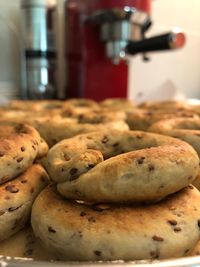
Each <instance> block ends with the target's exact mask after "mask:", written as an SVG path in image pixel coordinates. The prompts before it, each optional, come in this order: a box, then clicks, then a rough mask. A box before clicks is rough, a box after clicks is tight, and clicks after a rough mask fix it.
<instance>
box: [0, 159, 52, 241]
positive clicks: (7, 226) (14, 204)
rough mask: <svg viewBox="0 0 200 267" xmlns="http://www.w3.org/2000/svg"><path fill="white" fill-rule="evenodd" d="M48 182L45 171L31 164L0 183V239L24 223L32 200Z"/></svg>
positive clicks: (16, 230) (15, 230) (27, 217)
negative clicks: (21, 171) (9, 179)
mask: <svg viewBox="0 0 200 267" xmlns="http://www.w3.org/2000/svg"><path fill="white" fill-rule="evenodd" d="M48 182H49V179H48V175H47V173H46V171H45V170H44V169H43V168H42V167H41V166H40V165H39V164H33V165H32V166H31V167H30V168H28V169H27V170H26V171H25V172H24V173H23V174H21V175H19V176H18V177H17V178H15V179H14V180H12V181H9V182H6V183H4V184H2V185H0V195H1V198H0V241H2V240H4V239H6V238H8V237H9V236H11V235H13V234H14V233H16V232H18V231H19V230H20V229H22V228H23V227H24V226H25V225H26V223H27V222H28V220H29V216H30V213H31V208H32V204H33V201H34V200H35V198H36V197H37V195H38V194H39V193H40V191H41V190H42V189H43V188H44V187H45V186H46V185H47V184H48Z"/></svg>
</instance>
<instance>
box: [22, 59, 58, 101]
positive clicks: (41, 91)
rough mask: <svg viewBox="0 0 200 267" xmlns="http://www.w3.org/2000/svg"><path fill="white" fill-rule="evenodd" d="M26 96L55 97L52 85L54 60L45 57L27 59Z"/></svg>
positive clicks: (37, 97)
mask: <svg viewBox="0 0 200 267" xmlns="http://www.w3.org/2000/svg"><path fill="white" fill-rule="evenodd" d="M26 65H27V97H28V98H30V99H43V98H52V99H53V98H56V92H55V87H54V83H55V82H54V81H55V79H56V78H55V77H52V73H54V70H55V62H53V61H50V60H47V59H46V58H36V59H27V61H26Z"/></svg>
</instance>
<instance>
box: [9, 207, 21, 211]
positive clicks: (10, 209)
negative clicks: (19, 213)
mask: <svg viewBox="0 0 200 267" xmlns="http://www.w3.org/2000/svg"><path fill="white" fill-rule="evenodd" d="M19 208H20V207H10V208H9V209H8V212H12V211H15V210H18V209H19Z"/></svg>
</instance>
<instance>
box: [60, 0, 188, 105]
mask: <svg viewBox="0 0 200 267" xmlns="http://www.w3.org/2000/svg"><path fill="white" fill-rule="evenodd" d="M151 5H152V2H151V0H68V1H66V3H65V10H66V27H67V29H66V40H65V41H66V48H67V53H66V61H67V73H68V82H67V89H66V91H67V97H68V98H71V97H77V98H92V99H95V100H97V101H99V100H103V99H105V98H126V97H127V94H128V64H127V62H128V58H129V56H130V55H134V54H136V53H145V52H148V51H158V50H165V49H174V48H178V47H182V46H183V45H184V41H185V37H184V34H183V33H180V32H179V33H174V32H170V33H166V34H163V35H160V36H156V37H152V38H148V39H146V38H145V33H146V31H147V30H148V29H149V27H150V26H151V18H150V13H151Z"/></svg>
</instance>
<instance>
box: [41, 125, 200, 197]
mask: <svg viewBox="0 0 200 267" xmlns="http://www.w3.org/2000/svg"><path fill="white" fill-rule="evenodd" d="M124 152H127V153H124ZM104 159H105V160H104ZM46 168H47V170H48V173H49V174H50V177H51V178H52V180H53V181H54V182H56V183H58V185H57V188H58V191H59V192H60V193H61V194H62V195H63V196H65V197H67V198H71V199H81V200H85V201H89V202H90V201H91V202H134V201H157V200H159V199H162V198H164V197H165V196H166V195H168V194H171V193H174V192H176V191H178V190H180V189H181V188H183V187H185V186H187V185H188V184H190V183H191V181H193V180H194V179H195V177H196V176H197V173H198V169H199V158H198V155H197V153H196V152H195V150H194V149H193V148H192V147H191V146H190V145H189V144H187V143H186V142H183V141H181V140H178V139H175V138H171V137H167V136H161V135H157V134H153V133H145V132H139V131H119V130H118V131H117V130H110V131H108V130H107V131H99V132H93V133H89V134H83V135H78V136H76V137H74V138H70V139H66V140H63V141H62V142H60V143H58V144H57V145H55V146H54V147H52V148H51V149H50V151H49V153H48V155H47V162H46Z"/></svg>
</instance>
